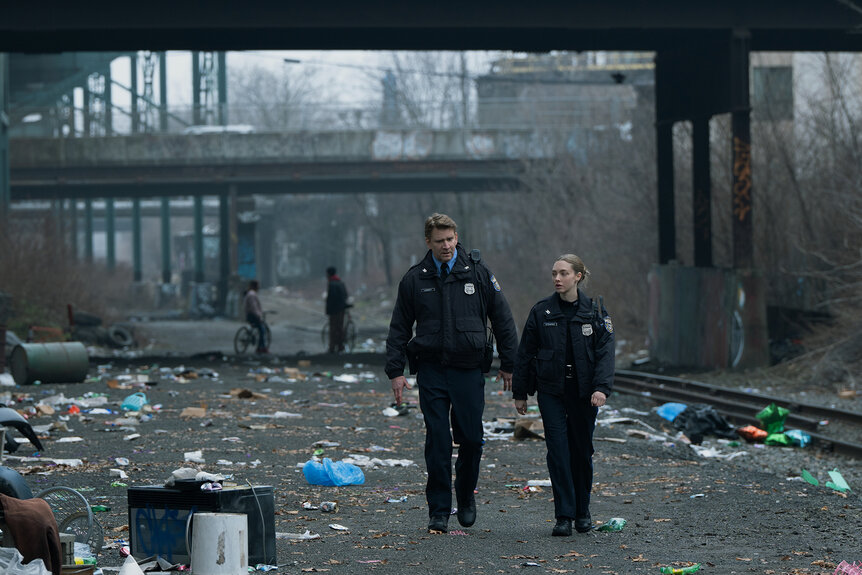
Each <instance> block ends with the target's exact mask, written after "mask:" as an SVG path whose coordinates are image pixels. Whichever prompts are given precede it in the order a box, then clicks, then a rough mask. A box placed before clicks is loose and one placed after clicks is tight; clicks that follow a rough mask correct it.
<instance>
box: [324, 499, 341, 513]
mask: <svg viewBox="0 0 862 575" xmlns="http://www.w3.org/2000/svg"><path fill="white" fill-rule="evenodd" d="M320 511H321V512H323V513H335V512H336V511H338V503H337V502H335V501H323V502H321V504H320Z"/></svg>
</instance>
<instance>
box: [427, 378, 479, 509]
mask: <svg viewBox="0 0 862 575" xmlns="http://www.w3.org/2000/svg"><path fill="white" fill-rule="evenodd" d="M416 382H417V383H418V385H419V407H420V408H421V409H422V415H423V417H424V418H425V466H426V468H427V470H428V483H427V485H426V486H425V499H426V500H427V501H428V515H429V516H434V515H449V514H450V513H451V511H452V441H453V438H454V442H455V443H457V444H458V459H457V460H456V461H455V496H456V498H457V501H458V503H459V504H461V505H463V504H466V503H467V502H469V500H470V496H471V495H473V490H474V489H476V483H477V482H478V480H479V462H480V460H481V459H482V443H483V429H482V412H483V411H484V410H485V378H484V377H483V376H482V373H481V371H480V370H479V368H476V369H458V368H453V367H444V366H441V365H439V364H435V363H420V364H419V371H418V373H417V376H416ZM450 421H451V425H452V429H451V433H450V430H449V424H450Z"/></svg>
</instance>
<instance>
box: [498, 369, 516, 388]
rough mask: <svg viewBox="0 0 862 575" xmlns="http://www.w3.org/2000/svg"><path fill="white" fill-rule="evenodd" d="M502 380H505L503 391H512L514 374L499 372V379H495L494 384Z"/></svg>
mask: <svg viewBox="0 0 862 575" xmlns="http://www.w3.org/2000/svg"><path fill="white" fill-rule="evenodd" d="M500 378H503V391H512V374H511V373H509V372H508V371H503V370H502V369H501V370H500V371H498V372H497V377H495V378H494V383H497V382H499V381H500Z"/></svg>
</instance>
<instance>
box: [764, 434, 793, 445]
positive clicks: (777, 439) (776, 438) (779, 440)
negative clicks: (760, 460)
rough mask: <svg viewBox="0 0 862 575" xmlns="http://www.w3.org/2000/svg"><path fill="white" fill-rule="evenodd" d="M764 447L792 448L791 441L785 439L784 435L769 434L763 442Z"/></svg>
mask: <svg viewBox="0 0 862 575" xmlns="http://www.w3.org/2000/svg"><path fill="white" fill-rule="evenodd" d="M763 443H765V444H766V445H780V446H783V447H792V446H793V440H792V439H790V438H789V437H787V435H786V434H784V433H770V434H769V435H767V436H766V439H764V440H763Z"/></svg>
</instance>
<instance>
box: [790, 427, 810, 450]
mask: <svg viewBox="0 0 862 575" xmlns="http://www.w3.org/2000/svg"><path fill="white" fill-rule="evenodd" d="M784 435H786V436H787V437H789V438H790V441H791V442H792V443H793V445H795V446H796V447H806V446H807V445H808V444H809V443H811V435H810V434H808V433H806V432H804V431H802V430H801V429H790V430H788V431H785V432H784Z"/></svg>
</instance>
